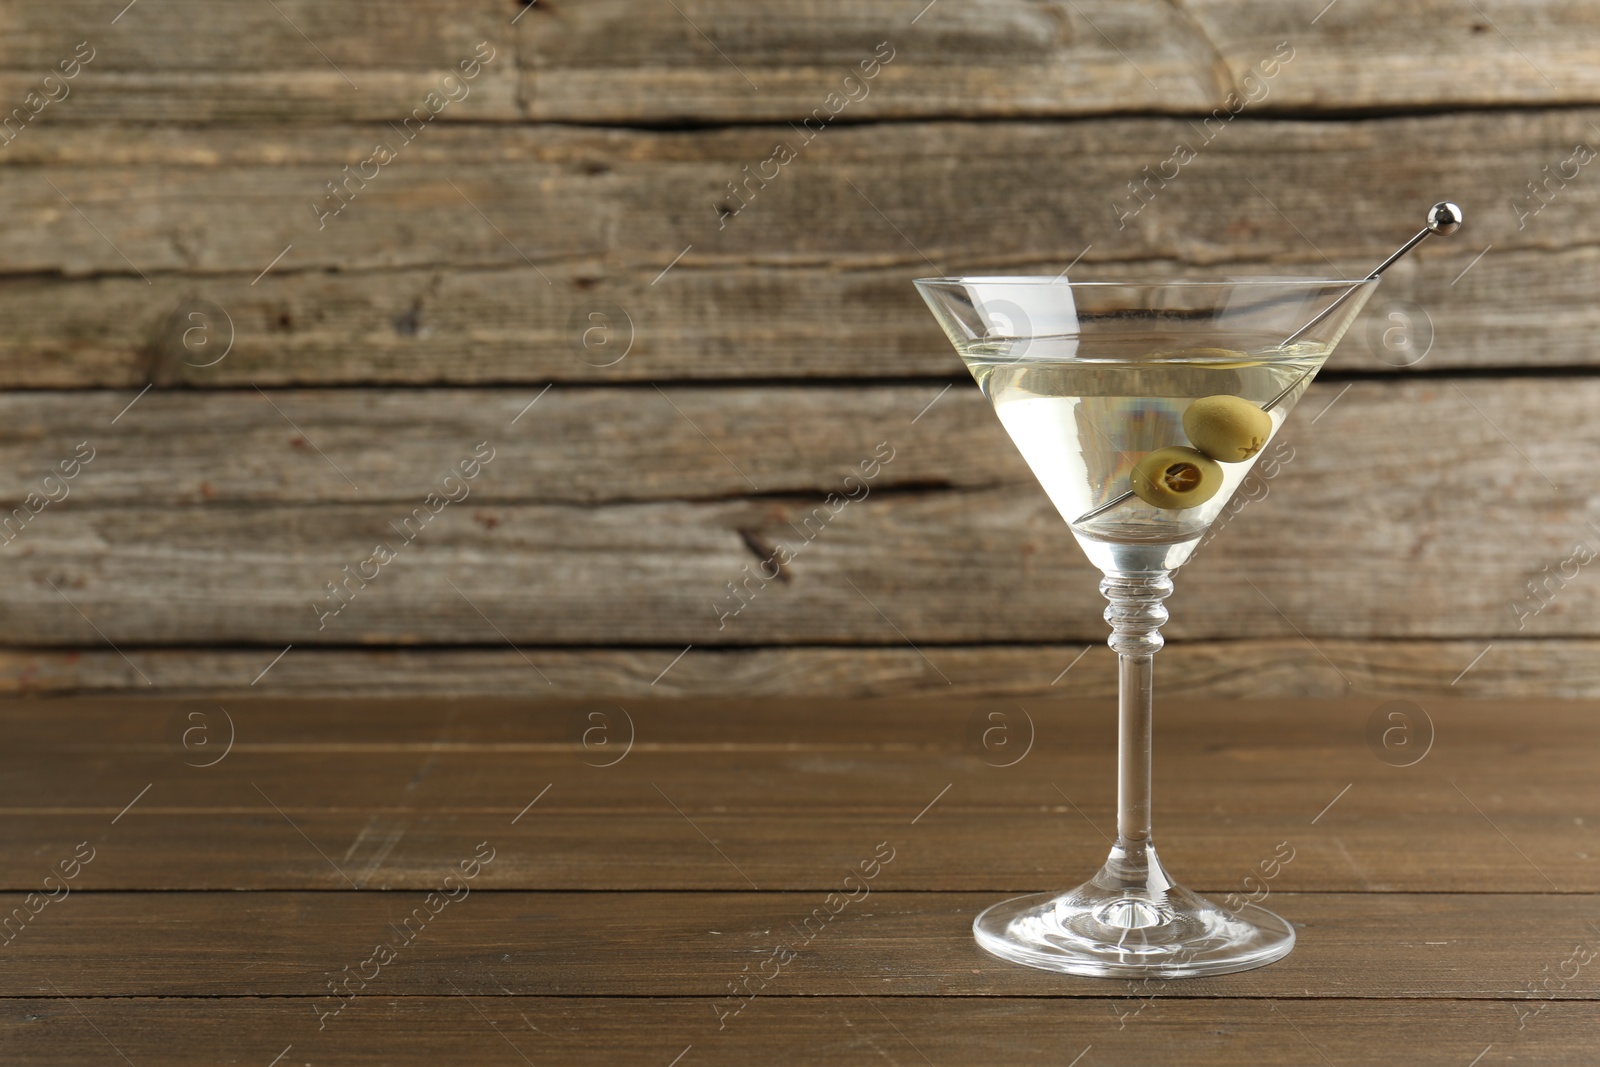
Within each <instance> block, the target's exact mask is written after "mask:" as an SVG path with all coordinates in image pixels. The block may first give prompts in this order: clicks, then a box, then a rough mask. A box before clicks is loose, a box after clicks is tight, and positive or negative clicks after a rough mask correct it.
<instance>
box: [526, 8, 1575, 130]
mask: <svg viewBox="0 0 1600 1067" xmlns="http://www.w3.org/2000/svg"><path fill="white" fill-rule="evenodd" d="M923 7H924V5H920V4H900V3H894V2H890V0H878V2H871V3H841V2H811V3H801V4H794V5H790V6H787V7H785V8H784V9H783V10H782V12H781V13H780V14H777V15H771V14H769V13H767V12H762V13H761V14H760V15H758V14H757V13H756V11H755V10H754V9H752V8H751V7H750V6H749V5H748V4H741V3H737V2H736V0H700V2H697V3H693V4H686V5H684V13H685V14H686V15H688V16H692V18H693V20H694V23H695V25H696V26H698V27H700V28H701V30H702V31H703V32H704V33H705V35H706V39H701V38H697V37H696V36H694V32H693V30H691V29H690V28H689V27H688V26H686V25H685V20H684V19H683V18H680V17H679V16H678V15H677V14H675V13H673V12H671V11H665V12H660V11H655V10H650V11H648V13H642V12H641V11H640V10H639V8H638V7H637V6H636V5H633V4H629V3H626V2H624V0H607V2H601V3H586V4H572V5H560V6H558V7H552V8H547V9H543V10H542V15H543V17H542V18H537V19H535V18H529V19H526V20H524V23H525V25H526V27H527V30H526V32H527V45H528V47H529V49H530V58H531V62H530V67H531V68H532V69H531V71H530V74H529V82H530V87H531V89H530V92H529V94H528V95H529V97H530V98H531V100H530V113H531V114H532V115H533V116H534V117H537V118H542V119H546V118H547V119H567V120H577V121H594V120H596V119H598V118H604V119H608V120H612V121H629V120H636V119H638V118H640V117H641V116H648V117H650V118H654V119H658V120H681V119H699V120H716V119H723V120H726V119H732V118H738V119H741V120H745V121H749V120H753V119H769V120H770V119H782V118H794V117H796V115H797V114H798V115H801V116H804V115H807V114H809V113H810V112H811V110H812V109H813V108H815V107H819V106H821V105H822V102H823V100H824V98H825V97H826V95H827V93H828V92H830V91H837V90H838V89H839V88H840V82H841V81H842V79H843V78H844V77H845V76H846V75H848V74H850V73H851V72H852V68H853V67H854V66H855V64H856V63H857V61H858V60H860V59H861V58H863V57H867V56H871V55H872V54H873V48H874V46H875V45H876V44H877V43H878V42H880V41H882V40H885V39H887V40H888V41H889V42H891V44H892V46H893V47H894V48H895V49H896V54H895V58H894V60H893V62H892V63H890V64H889V65H887V66H885V67H884V68H883V69H882V71H881V73H879V75H878V77H877V78H875V79H874V80H873V81H872V82H869V83H868V85H869V87H870V92H869V94H868V95H866V96H865V97H864V98H863V99H861V100H859V102H857V103H852V104H851V105H850V109H849V110H847V111H846V112H844V114H845V115H848V116H849V117H850V118H851V119H857V118H872V119H881V118H887V117H904V116H930V115H931V116H946V115H959V116H962V117H969V118H980V117H990V116H995V115H1005V116H1014V115H1082V114H1096V113H1104V112H1130V111H1132V112H1150V111H1164V112H1190V113H1193V112H1200V113H1206V112H1209V111H1211V110H1212V109H1213V108H1216V107H1219V106H1221V105H1222V104H1223V102H1224V100H1225V99H1226V97H1227V94H1228V92H1230V91H1237V92H1239V93H1240V95H1242V96H1248V97H1249V98H1250V99H1252V100H1254V101H1255V103H1253V104H1251V105H1249V106H1250V107H1251V108H1254V109H1260V110H1261V111H1265V112H1273V111H1327V110H1331V111H1348V110H1356V109H1366V108H1371V109H1384V110H1388V109H1395V108H1403V107H1413V108H1416V107H1439V106H1451V105H1455V106H1463V105H1465V106H1471V105H1494V106H1504V105H1507V104H1512V103H1521V104H1556V103H1584V102H1591V101H1593V100H1594V99H1596V95H1597V92H1600V81H1597V80H1596V76H1595V72H1594V68H1593V66H1592V64H1591V62H1590V60H1591V57H1592V53H1593V49H1594V47H1595V44H1596V40H1597V37H1600V25H1597V22H1596V19H1595V15H1594V12H1593V10H1592V9H1591V8H1589V7H1587V6H1585V5H1582V4H1578V3H1562V4H1543V5H1539V6H1537V7H1532V8H1527V9H1518V10H1517V11H1516V13H1515V15H1511V14H1510V13H1507V15H1506V16H1503V17H1501V18H1498V19H1496V20H1493V21H1491V20H1490V19H1489V18H1488V17H1487V16H1485V15H1484V14H1483V13H1482V12H1481V11H1476V10H1474V9H1473V8H1471V7H1470V5H1469V6H1467V7H1465V8H1463V7H1460V6H1457V5H1454V4H1444V3H1418V4H1410V5H1406V6H1405V7H1403V8H1395V7H1394V6H1393V5H1387V4H1382V3H1378V2H1376V0H1344V2H1343V3H1341V4H1339V5H1338V7H1337V8H1336V9H1334V10H1331V11H1323V12H1320V13H1319V9H1320V7H1321V5H1316V4H1310V5H1305V4H1292V5H1291V4H1282V3H1274V2H1272V0H1246V2H1240V0H1200V2H1197V3H1193V2H1191V3H1184V4H1166V3H1158V2H1154V0H1140V2H1133V3H1120V4H1118V3H1093V2H1087V0H1086V2H1083V3H1064V2H1052V3H1044V4H1028V3H1023V2H1019V0H988V2H981V3H968V4H960V5H949V4H934V5H930V6H927V7H926V9H925V10H923ZM908 12H909V14H908ZM1513 19H1514V21H1513ZM1501 26H1503V27H1504V29H1503V30H1502V29H1501V28H1500V27H1501ZM1285 43H1287V44H1288V45H1289V46H1290V47H1291V48H1292V50H1293V51H1292V53H1290V54H1292V56H1293V58H1292V59H1290V60H1289V61H1288V62H1287V63H1285V64H1283V65H1282V67H1281V69H1280V71H1279V73H1278V75H1277V76H1276V77H1274V78H1271V79H1269V80H1265V81H1264V82H1263V80H1262V79H1260V75H1259V71H1260V64H1261V63H1262V62H1263V61H1264V60H1268V59H1271V58H1272V57H1273V56H1274V54H1275V52H1276V51H1277V50H1278V49H1279V48H1280V46H1282V45H1283V44H1285ZM856 73H857V74H859V71H857V72H856ZM1251 74H1254V75H1255V78H1256V80H1254V81H1251V80H1247V76H1248V75H1251ZM1262 84H1265V86H1266V89H1265V91H1263V89H1262V88H1261V86H1262ZM753 87H759V92H758V91H755V89H754V88H753ZM856 92H857V95H859V93H860V90H856Z"/></svg>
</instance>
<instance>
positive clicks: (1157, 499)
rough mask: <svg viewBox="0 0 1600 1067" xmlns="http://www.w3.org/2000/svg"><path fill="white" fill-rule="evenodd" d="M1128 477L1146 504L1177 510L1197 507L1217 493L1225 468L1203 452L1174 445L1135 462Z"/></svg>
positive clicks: (1135, 492) (1136, 493)
mask: <svg viewBox="0 0 1600 1067" xmlns="http://www.w3.org/2000/svg"><path fill="white" fill-rule="evenodd" d="M1128 481H1129V483H1130V484H1131V485H1132V486H1133V492H1134V494H1135V495H1136V496H1138V498H1139V499H1140V500H1143V501H1144V502H1145V503H1146V504H1151V505H1153V506H1155V507H1158V508H1165V509H1167V510H1169V511H1177V510H1180V509H1182V508H1193V507H1198V506H1200V505H1201V504H1204V503H1205V502H1206V501H1207V500H1210V499H1211V498H1212V497H1214V496H1216V495H1217V490H1218V489H1221V488H1222V468H1221V467H1219V466H1217V464H1216V461H1215V460H1213V459H1212V458H1211V457H1210V456H1208V455H1206V454H1205V453H1204V452H1198V451H1196V450H1195V449H1192V448H1184V447H1182V446H1181V445H1172V446H1170V447H1168V448H1158V449H1156V450H1155V451H1154V452H1151V453H1149V454H1147V455H1146V456H1145V457H1144V458H1143V459H1141V460H1140V461H1139V462H1138V463H1135V464H1134V465H1133V471H1132V473H1130V474H1129V475H1128Z"/></svg>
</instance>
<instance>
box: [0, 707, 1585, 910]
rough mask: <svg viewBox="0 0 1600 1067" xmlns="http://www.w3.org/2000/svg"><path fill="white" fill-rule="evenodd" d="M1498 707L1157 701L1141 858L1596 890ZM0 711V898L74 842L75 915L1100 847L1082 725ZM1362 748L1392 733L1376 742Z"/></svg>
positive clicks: (960, 883)
mask: <svg viewBox="0 0 1600 1067" xmlns="http://www.w3.org/2000/svg"><path fill="white" fill-rule="evenodd" d="M1397 706H1398V707H1399V708H1400V709H1401V710H1402V712H1403V713H1404V716H1405V717H1404V718H1403V719H1400V720H1395V719H1393V718H1391V717H1390V716H1389V712H1391V711H1393V710H1394V709H1395V708H1396V707H1397ZM1428 708H1431V711H1430V710H1427V709H1428ZM1520 708H1521V705H1519V704H1516V703H1507V702H1500V703H1495V702H1485V703H1466V702H1462V701H1454V702H1448V703H1432V702H1430V703H1429V704H1428V705H1427V708H1423V707H1418V706H1417V705H1415V704H1412V705H1409V706H1407V705H1403V704H1402V705H1396V704H1395V703H1393V702H1392V701H1386V700H1366V701H1362V700H1346V701H1325V702H1311V701H1297V702H1295V704H1294V705H1293V708H1292V710H1286V709H1285V707H1284V706H1283V705H1282V704H1281V703H1279V702H1274V701H1260V700H1257V701H1243V702H1241V701H1219V702H1209V703H1195V702H1186V701H1176V700H1173V701H1164V702H1163V704H1162V708H1161V713H1160V718H1161V743H1160V744H1159V745H1158V749H1157V775H1158V780H1159V783H1160V786H1159V790H1158V792H1159V796H1158V803H1157V808H1158V828H1159V831H1160V837H1161V840H1162V842H1163V844H1162V849H1163V853H1164V855H1165V857H1166V862H1167V863H1168V865H1169V867H1171V869H1172V870H1174V871H1175V872H1178V873H1179V875H1180V876H1181V877H1182V878H1183V880H1184V881H1185V882H1186V884H1189V885H1190V886H1192V887H1193V888H1196V889H1199V890H1202V891H1209V892H1216V893H1228V892H1236V891H1239V889H1240V886H1241V881H1242V879H1243V878H1244V877H1245V876H1246V875H1247V874H1249V873H1250V872H1251V871H1252V870H1253V869H1254V865H1255V863H1256V861H1257V860H1258V859H1259V858H1260V857H1262V856H1268V855H1271V854H1272V853H1273V851H1274V849H1275V848H1277V847H1278V846H1279V844H1280V843H1284V842H1286V843H1288V845H1289V847H1290V848H1292V850H1293V853H1294V854H1293V859H1292V863H1289V864H1285V866H1284V868H1283V870H1282V872H1281V874H1280V876H1279V877H1278V878H1277V879H1275V880H1274V882H1273V892H1278V891H1285V892H1293V891H1307V890H1316V891H1324V890H1333V891H1344V892H1440V891H1448V892H1485V891H1495V892H1547V893H1584V892H1596V891H1600V866H1597V863H1596V861H1595V859H1594V856H1595V854H1596V853H1595V849H1594V846H1593V843H1592V841H1591V837H1592V831H1591V830H1590V828H1589V827H1588V824H1587V822H1586V817H1587V813H1588V812H1589V811H1590V809H1591V808H1592V806H1593V802H1594V784H1593V775H1592V759H1591V757H1590V756H1588V755H1587V753H1588V751H1589V749H1590V748H1592V747H1593V743H1594V742H1595V741H1596V740H1597V739H1600V717H1597V716H1596V715H1595V714H1594V705H1593V704H1592V703H1591V704H1571V705H1555V704H1547V705H1543V706H1541V709H1540V714H1539V717H1538V720H1537V729H1536V730H1531V731H1530V730H1521V729H1518V728H1516V727H1515V726H1514V725H1513V724H1515V723H1517V722H1518V721H1519V720H1520V719H1521V718H1523V717H1525V716H1524V715H1523V714H1522V713H1521V712H1520V710H1519V709H1520ZM4 711H5V715H4V719H3V726H4V731H5V736H6V737H7V738H8V739H9V740H10V743H11V745H12V751H13V752H14V753H15V754H16V756H17V758H18V760H19V761H20V766H24V767H26V768H27V769H26V771H25V772H22V771H19V772H17V773H15V774H14V775H13V776H11V777H10V778H9V779H0V814H3V816H4V817H5V819H6V820H7V824H8V825H9V826H10V827H11V829H10V831H9V833H8V835H7V836H8V841H7V843H6V845H5V848H6V851H5V852H4V853H0V870H3V871H9V872H11V873H10V874H9V875H6V876H4V881H3V882H0V886H3V888H5V889H7V890H10V891H13V892H22V891H25V890H27V889H29V888H32V886H33V883H34V882H36V880H37V879H36V878H35V875H37V874H38V872H39V868H40V864H41V863H42V864H44V865H45V866H48V865H49V863H50V862H51V860H50V857H51V856H53V855H55V854H56V853H58V852H61V850H62V849H63V848H68V846H70V845H71V844H72V843H74V842H79V841H87V842H92V843H93V846H94V847H95V848H96V849H97V850H98V852H99V858H97V859H96V861H95V862H94V863H93V864H91V865H89V866H88V867H86V868H85V870H84V873H83V875H82V879H81V881H80V882H78V883H77V888H79V889H84V890H90V891H106V890H155V889H159V890H239V889H247V890H288V889H303V888H319V889H327V890H343V889H348V888H350V887H351V886H359V887H361V888H364V889H426V888H429V887H431V886H432V885H433V884H434V883H435V882H436V880H437V878H438V877H439V872H440V870H441V864H444V865H445V866H448V865H449V864H450V863H453V862H454V860H451V859H450V858H449V857H450V855H451V854H452V852H453V851H458V850H459V849H460V848H461V846H462V843H463V842H466V843H469V844H470V843H475V842H477V841H481V840H492V841H494V842H496V843H497V847H498V845H499V844H504V845H505V848H504V850H503V852H504V854H503V856H502V857H501V858H500V859H499V860H497V861H496V863H495V864H494V865H492V866H491V868H490V869H488V870H487V872H486V873H485V874H484V875H483V881H482V882H481V883H480V886H481V887H483V888H490V889H505V890H527V889H541V890H607V889H627V890H635V891H645V890H654V891H660V890H736V891H737V890H745V889H749V888H750V887H751V886H752V884H753V885H755V886H758V887H760V888H761V889H762V890H769V891H771V890H826V889H827V888H828V887H829V886H830V885H831V882H830V879H831V878H832V877H833V874H832V873H831V872H835V871H836V870H839V869H842V868H845V867H849V866H850V865H851V864H853V863H854V862H855V861H856V857H854V856H853V855H852V850H854V849H857V848H858V846H859V845H860V843H861V842H867V843H869V844H872V843H875V842H877V841H880V840H884V839H885V838H888V839H890V840H892V841H893V842H894V843H895V847H896V848H898V849H899V850H900V853H899V855H898V858H897V859H896V861H895V862H894V863H893V864H891V865H889V866H888V867H887V868H886V869H885V871H884V872H883V874H882V877H881V880H880V881H878V882H877V883H875V884H876V885H877V886H878V888H882V889H894V890H930V889H938V890H963V891H980V890H981V891H986V892H991V893H1018V892H1025V891H1039V890H1043V889H1049V888H1052V887H1059V886H1061V885H1063V884H1067V883H1070V882H1072V881H1074V880H1075V879H1076V878H1080V877H1082V872H1083V871H1086V870H1089V869H1092V868H1093V867H1094V866H1096V865H1097V864H1098V863H1099V862H1100V860H1101V859H1102V858H1103V856H1104V853H1105V851H1106V849H1107V848H1108V842H1107V840H1106V838H1105V837H1104V836H1102V835H1103V833H1104V831H1105V828H1107V827H1109V826H1110V825H1112V823H1113V819H1112V816H1111V811H1110V805H1111V801H1112V798H1113V796H1114V794H1115V782H1114V780H1113V768H1114V766H1115V736H1114V722H1113V716H1112V714H1111V704H1110V702H1109V701H1098V702H1087V701H1067V702H1063V701H1060V700H1048V701H1033V700H1023V701H995V700H968V701H957V700H949V699H945V700H927V699H918V700H902V701H897V702H873V703H861V702H842V701H827V702H818V701H815V700H812V701H804V700H794V699H788V700H784V699H775V700H769V701H764V702H763V704H762V708H761V713H760V714H759V715H752V714H751V713H750V707H749V705H748V703H746V702H742V701H724V702H708V701H704V700H697V701H694V702H685V703H678V704H672V703H664V702H660V701H653V702H633V701H630V702H629V703H628V704H627V705H625V706H619V705H618V704H616V703H613V702H605V701H573V700H565V701H563V700H555V701H545V702H540V703H531V704H530V703H529V702H527V701H505V700H501V701H489V700H484V699H455V700H450V699H445V700H427V701H416V700H413V701H409V702H396V701H382V702H375V701H356V702H329V701H303V700H302V701H291V700H277V701H261V700H259V699H257V700H252V701H241V702H230V704H229V705H227V706H226V707H219V706H218V705H217V704H215V703H212V702H201V701H194V700H190V701H182V702H179V701H171V700H159V701H158V700H144V701H130V700H114V701H106V700H99V701H82V700H73V701H32V702H9V703H8V704H7V705H6V706H5V708H4ZM997 711H998V712H999V713H1000V715H1001V718H999V719H996V718H994V713H995V712H997ZM1375 721H1376V722H1377V723H1378V726H1379V728H1381V729H1386V730H1387V729H1391V728H1393V727H1395V725H1396V722H1399V723H1400V724H1401V727H1402V729H1403V730H1404V731H1405V732H1404V736H1403V737H1402V738H1401V739H1400V740H1399V741H1395V742H1394V743H1393V744H1391V745H1389V747H1385V745H1384V741H1385V740H1391V741H1392V740H1393V739H1386V738H1376V737H1375V735H1374V732H1373V723H1374V722H1375ZM997 725H998V726H999V727H1000V728H1001V729H1002V730H1003V731H1004V737H1003V738H1002V739H1001V740H1000V741H996V740H995V739H994V738H993V737H992V736H990V735H991V734H992V732H993V729H994V728H995V727H996V726H997ZM980 728H981V729H982V730H984V731H989V732H988V733H980V732H979V730H980ZM1402 742H1403V743H1402ZM1406 744H1409V745H1410V750H1409V751H1408V750H1407V749H1406V747H1405V746H1406ZM1413 757H1415V758H1413ZM46 781H48V782H52V783H59V784H58V785H56V786H55V787H53V788H51V789H50V790H48V791H44V790H41V787H40V783H42V782H46ZM1535 782H1536V783H1537V786H1535V785H1534V784H1532V783H1535ZM798 813H803V815H802V814H798ZM699 834H704V835H706V836H705V837H700V836H698V835H699ZM1502 835H1503V836H1502ZM707 840H710V841H714V842H716V847H715V848H713V847H711V846H710V845H708V844H707V843H706V842H707ZM902 846H903V847H902ZM69 850H70V849H69ZM1530 857H1537V860H1533V859H1531V858H1530ZM40 876H41V877H42V875H40Z"/></svg>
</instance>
